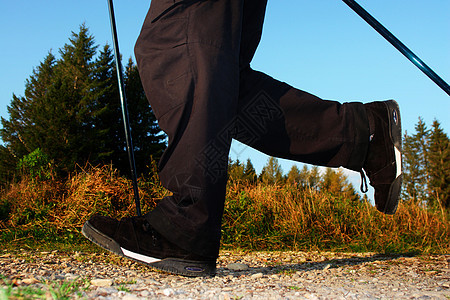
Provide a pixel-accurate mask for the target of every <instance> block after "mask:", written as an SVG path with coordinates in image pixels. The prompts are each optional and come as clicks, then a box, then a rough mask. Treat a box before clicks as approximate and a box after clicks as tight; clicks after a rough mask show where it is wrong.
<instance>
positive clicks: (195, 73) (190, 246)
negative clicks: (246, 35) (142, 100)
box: [136, 0, 244, 257]
mask: <svg viewBox="0 0 450 300" xmlns="http://www.w3.org/2000/svg"><path fill="white" fill-rule="evenodd" d="M243 3H244V1H243V0H222V1H186V2H181V4H180V5H179V6H177V7H175V8H173V9H172V10H171V11H169V12H168V13H166V15H163V16H162V17H161V18H159V19H157V20H156V21H153V22H152V20H151V19H147V20H146V21H145V22H146V24H144V26H143V30H142V33H141V35H140V38H139V40H138V42H137V44H136V57H137V61H138V67H139V70H140V74H141V79H142V83H143V86H144V89H145V91H146V94H147V97H148V99H149V101H150V104H151V105H152V107H153V108H154V110H155V113H156V116H157V118H158V122H159V125H160V127H161V129H162V130H164V131H165V132H166V133H167V135H168V138H169V145H168V148H167V150H166V151H165V153H164V155H163V157H162V159H161V161H160V164H159V167H160V170H159V176H160V179H161V182H162V184H163V185H164V186H165V187H166V188H167V189H168V190H169V191H171V192H173V196H170V197H165V198H164V199H162V200H161V202H160V203H159V204H158V206H157V207H156V208H155V209H154V210H153V211H151V212H149V213H148V214H147V215H146V218H147V220H148V221H149V223H150V224H151V225H152V226H153V227H154V228H155V230H156V231H158V232H159V233H160V234H162V235H163V236H165V237H166V238H167V239H169V240H170V241H171V242H173V243H175V244H177V245H179V246H180V247H182V248H183V249H186V250H188V251H192V252H193V253H197V254H199V255H203V256H207V257H216V256H217V255H218V250H219V242H220V225H221V221H222V212H223V202H224V199H225V188H226V178H227V164H228V152H229V148H230V144H231V136H229V135H227V134H223V133H224V132H226V128H227V127H228V126H229V124H230V123H232V120H233V119H234V118H235V114H236V111H237V108H236V107H237V98H238V89H239V49H240V36H241V24H242V10H243ZM167 14H169V15H170V16H169V15H167ZM175 14H176V15H175ZM172 27H173V28H172ZM172 30H173V31H174V32H172ZM167 31H169V32H167ZM174 35H179V36H180V41H176V43H175V44H171V43H167V39H172V37H173V36H174ZM158 37H160V38H158ZM178 102H180V103H178Z"/></svg>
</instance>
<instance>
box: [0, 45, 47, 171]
mask: <svg viewBox="0 0 450 300" xmlns="http://www.w3.org/2000/svg"><path fill="white" fill-rule="evenodd" d="M55 64H56V60H55V57H54V56H53V54H52V53H49V54H48V55H47V57H46V58H45V59H44V61H43V62H41V63H40V64H39V66H38V67H37V68H35V69H34V70H33V74H32V75H31V76H30V78H29V79H28V80H27V81H26V84H25V97H18V96H16V95H14V94H13V99H12V100H11V104H10V105H9V106H8V108H7V109H8V113H9V120H6V119H4V118H3V117H2V118H1V123H2V126H3V128H2V129H1V131H0V136H1V138H2V140H3V142H4V143H5V145H6V146H7V149H8V151H9V152H10V155H11V156H12V157H14V158H15V160H16V162H17V161H18V160H19V159H20V158H22V157H23V156H24V155H26V154H28V153H30V152H32V151H33V150H34V149H36V148H38V147H39V146H40V144H41V143H42V139H43V138H42V135H41V132H42V131H45V130H46V128H45V127H48V126H46V120H45V118H42V117H39V114H41V113H42V111H43V110H44V108H43V106H44V105H45V100H46V99H47V97H48V93H49V90H50V87H51V85H52V77H53V75H54V72H55Z"/></svg>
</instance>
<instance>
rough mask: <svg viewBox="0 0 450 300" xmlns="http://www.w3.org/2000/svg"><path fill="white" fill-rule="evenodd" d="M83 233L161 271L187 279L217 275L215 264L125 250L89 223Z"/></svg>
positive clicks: (118, 253) (120, 253)
mask: <svg viewBox="0 0 450 300" xmlns="http://www.w3.org/2000/svg"><path fill="white" fill-rule="evenodd" d="M81 233H82V234H83V235H84V236H85V237H86V238H87V239H88V240H90V241H91V242H93V243H94V244H96V245H98V246H100V247H101V248H103V249H105V250H108V251H110V252H112V253H114V254H117V255H120V256H123V257H126V258H128V259H131V260H134V261H137V262H139V263H143V264H145V265H148V266H150V267H152V268H154V269H157V270H160V271H164V272H167V273H171V274H176V275H182V276H187V277H205V276H214V275H215V273H216V264H215V262H214V263H213V262H208V261H206V262H205V261H192V260H185V259H180V258H170V257H169V258H164V259H159V258H154V257H150V256H146V255H143V254H139V253H135V252H132V251H130V250H127V249H124V248H122V247H121V246H120V245H119V243H117V242H116V241H115V240H114V239H112V238H110V237H108V236H106V235H104V234H103V233H101V232H100V231H98V230H97V229H96V228H95V227H94V226H92V225H91V224H90V223H89V221H86V223H84V225H83V228H82V229H81Z"/></svg>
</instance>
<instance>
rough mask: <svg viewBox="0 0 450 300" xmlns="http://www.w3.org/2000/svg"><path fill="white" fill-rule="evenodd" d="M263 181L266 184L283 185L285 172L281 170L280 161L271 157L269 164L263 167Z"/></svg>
mask: <svg viewBox="0 0 450 300" xmlns="http://www.w3.org/2000/svg"><path fill="white" fill-rule="evenodd" d="M260 178H261V181H262V182H264V183H265V184H281V183H283V170H282V169H281V166H280V164H279V163H278V159H276V158H275V157H272V156H271V157H269V159H268V161H267V164H266V165H265V166H264V167H263V169H262V171H261V175H260Z"/></svg>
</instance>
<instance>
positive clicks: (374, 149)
mask: <svg viewBox="0 0 450 300" xmlns="http://www.w3.org/2000/svg"><path fill="white" fill-rule="evenodd" d="M365 108H366V111H367V115H368V118H369V127H370V130H371V132H370V138H371V141H370V143H369V149H368V152H367V158H366V162H365V164H364V166H363V169H364V171H365V172H366V174H367V176H368V177H369V180H370V185H372V186H373V187H374V189H375V206H376V208H377V209H378V210H379V211H381V212H383V213H385V214H394V213H395V211H396V210H397V206H398V201H399V197H400V190H401V186H402V127H401V120H400V109H399V106H398V104H397V102H396V101H394V100H389V101H383V102H372V103H367V104H365ZM361 172H362V171H361ZM361 174H362V176H364V174H363V173H361ZM363 179H364V180H365V178H363Z"/></svg>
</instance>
